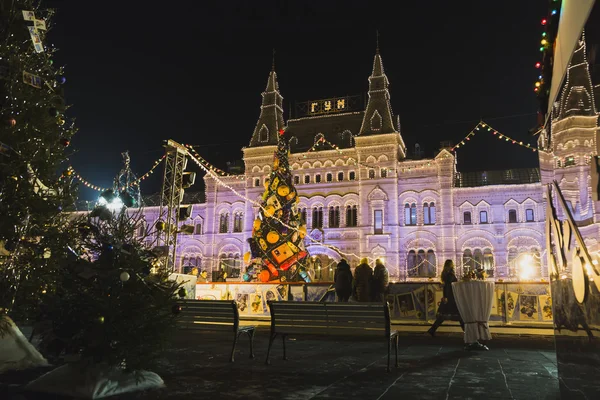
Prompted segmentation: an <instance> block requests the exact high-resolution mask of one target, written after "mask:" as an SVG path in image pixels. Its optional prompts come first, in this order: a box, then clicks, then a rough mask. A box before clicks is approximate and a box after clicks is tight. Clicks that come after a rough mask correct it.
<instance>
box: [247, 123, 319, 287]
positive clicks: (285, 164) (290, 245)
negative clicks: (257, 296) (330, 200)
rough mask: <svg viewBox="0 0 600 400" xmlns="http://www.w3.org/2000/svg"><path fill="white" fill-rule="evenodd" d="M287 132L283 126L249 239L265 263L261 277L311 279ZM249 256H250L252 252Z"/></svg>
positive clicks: (257, 257)
mask: <svg viewBox="0 0 600 400" xmlns="http://www.w3.org/2000/svg"><path fill="white" fill-rule="evenodd" d="M283 135H284V131H283V130H282V131H280V132H279V140H278V142H277V150H276V151H275V155H274V158H273V169H272V171H271V175H270V176H269V180H268V181H267V183H266V184H265V185H266V187H265V191H264V193H263V201H262V204H261V205H262V207H261V209H260V210H259V213H258V216H257V218H256V219H255V220H254V226H253V230H252V238H251V239H249V242H250V249H251V257H252V258H253V259H254V260H255V261H254V264H258V265H262V271H260V272H259V273H258V279H259V280H261V281H263V282H267V281H276V280H279V281H284V280H286V279H290V280H298V279H302V280H305V281H309V277H308V274H307V273H306V271H305V269H304V266H303V265H302V260H303V259H304V258H306V256H307V255H308V253H307V252H306V250H305V249H304V237H305V235H306V226H305V224H304V221H302V216H301V215H300V214H299V213H298V210H297V208H296V205H297V203H298V192H297V191H296V188H295V187H294V182H293V177H292V173H291V171H290V166H289V161H288V152H289V148H288V144H287V142H286V140H285V138H284V137H283ZM245 258H246V259H249V258H250V255H248V256H246V257H245ZM250 275H251V274H248V273H247V274H246V276H248V277H249V276H250ZM286 275H287V276H286Z"/></svg>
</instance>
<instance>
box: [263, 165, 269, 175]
mask: <svg viewBox="0 0 600 400" xmlns="http://www.w3.org/2000/svg"><path fill="white" fill-rule="evenodd" d="M262 170H263V172H267V173H270V172H271V166H270V165H265V166H264V167H263V169H262Z"/></svg>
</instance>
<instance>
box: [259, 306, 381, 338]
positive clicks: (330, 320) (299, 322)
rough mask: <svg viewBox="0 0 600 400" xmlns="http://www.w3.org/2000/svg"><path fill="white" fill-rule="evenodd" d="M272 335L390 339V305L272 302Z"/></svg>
mask: <svg viewBox="0 0 600 400" xmlns="http://www.w3.org/2000/svg"><path fill="white" fill-rule="evenodd" d="M269 307H270V309H271V331H272V332H282V333H291V334H293V333H311V334H320V335H350V336H365V335H372V336H386V337H389V334H390V330H391V326H390V311H389V307H388V305H387V304H386V303H321V302H288V301H271V302H269Z"/></svg>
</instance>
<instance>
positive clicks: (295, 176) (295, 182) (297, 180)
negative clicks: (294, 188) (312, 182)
mask: <svg viewBox="0 0 600 400" xmlns="http://www.w3.org/2000/svg"><path fill="white" fill-rule="evenodd" d="M299 184H300V177H299V176H298V175H294V185H299Z"/></svg>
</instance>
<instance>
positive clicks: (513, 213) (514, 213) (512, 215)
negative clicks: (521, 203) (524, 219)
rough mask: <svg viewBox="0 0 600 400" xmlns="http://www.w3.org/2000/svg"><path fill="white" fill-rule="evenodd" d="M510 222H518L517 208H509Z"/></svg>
mask: <svg viewBox="0 0 600 400" xmlns="http://www.w3.org/2000/svg"><path fill="white" fill-rule="evenodd" d="M508 222H509V223H511V224H514V223H516V222H517V210H508Z"/></svg>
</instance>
